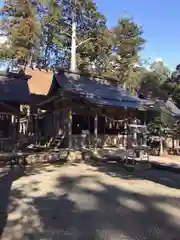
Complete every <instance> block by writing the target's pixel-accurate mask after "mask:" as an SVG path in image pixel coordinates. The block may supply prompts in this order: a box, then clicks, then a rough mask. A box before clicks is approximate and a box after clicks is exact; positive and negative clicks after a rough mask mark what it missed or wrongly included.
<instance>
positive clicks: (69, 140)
mask: <svg viewBox="0 0 180 240" xmlns="http://www.w3.org/2000/svg"><path fill="white" fill-rule="evenodd" d="M68 148H69V149H72V109H71V108H70V109H69V112H68Z"/></svg>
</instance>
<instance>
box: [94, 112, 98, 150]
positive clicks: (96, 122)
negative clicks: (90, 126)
mask: <svg viewBox="0 0 180 240" xmlns="http://www.w3.org/2000/svg"><path fill="white" fill-rule="evenodd" d="M94 137H95V148H97V140H98V139H97V138H98V115H97V113H96V114H95V117H94Z"/></svg>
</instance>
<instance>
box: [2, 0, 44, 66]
mask: <svg viewBox="0 0 180 240" xmlns="http://www.w3.org/2000/svg"><path fill="white" fill-rule="evenodd" d="M1 16H2V22H1V32H2V33H3V34H4V35H6V36H7V37H8V40H9V45H8V49H5V50H6V51H7V53H8V54H7V55H8V56H9V57H10V58H16V59H21V60H28V61H31V59H32V57H33V56H34V55H35V54H36V53H37V51H38V48H39V36H40V28H39V24H38V22H37V13H36V2H35V1H33V0H16V1H11V0H7V1H5V3H4V6H3V9H2V12H1Z"/></svg>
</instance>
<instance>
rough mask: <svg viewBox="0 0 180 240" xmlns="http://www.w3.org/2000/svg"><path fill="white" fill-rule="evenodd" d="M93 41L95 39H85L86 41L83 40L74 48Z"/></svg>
mask: <svg viewBox="0 0 180 240" xmlns="http://www.w3.org/2000/svg"><path fill="white" fill-rule="evenodd" d="M93 39H95V38H87V39H85V40H84V41H82V42H80V43H79V44H78V45H77V46H76V48H78V47H79V46H81V45H82V44H84V43H86V42H88V41H90V40H93Z"/></svg>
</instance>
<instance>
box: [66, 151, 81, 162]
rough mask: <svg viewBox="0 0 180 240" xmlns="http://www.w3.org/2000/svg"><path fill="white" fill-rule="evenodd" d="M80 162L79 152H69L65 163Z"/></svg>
mask: <svg viewBox="0 0 180 240" xmlns="http://www.w3.org/2000/svg"><path fill="white" fill-rule="evenodd" d="M81 160H82V152H81V151H70V152H69V153H68V156H67V161H68V162H70V163H77V162H80V161H81Z"/></svg>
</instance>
